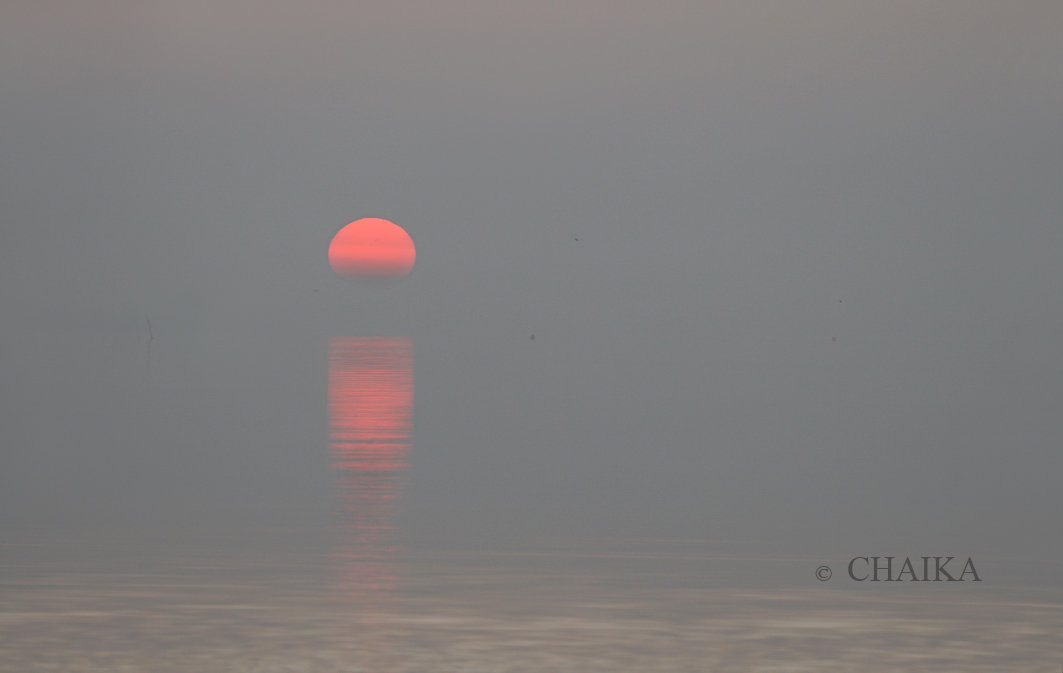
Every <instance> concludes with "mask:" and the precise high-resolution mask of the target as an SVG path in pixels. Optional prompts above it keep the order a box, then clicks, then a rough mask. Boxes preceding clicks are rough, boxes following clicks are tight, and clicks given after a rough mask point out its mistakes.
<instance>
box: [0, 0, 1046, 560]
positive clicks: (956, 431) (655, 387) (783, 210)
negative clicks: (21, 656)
mask: <svg viewBox="0 0 1063 673" xmlns="http://www.w3.org/2000/svg"><path fill="white" fill-rule="evenodd" d="M4 14H5V20H4V22H3V26H2V27H0V92H2V95H0V119H2V120H3V136H2V142H3V146H2V152H0V166H2V168H3V175H2V181H0V209H2V210H0V212H2V217H3V220H2V229H0V235H2V241H0V242H2V245H0V316H2V320H3V328H2V331H0V346H2V353H3V361H2V362H3V368H4V371H3V378H2V384H0V385H2V388H0V441H2V454H0V461H2V462H0V522H2V523H3V525H4V529H3V530H5V531H7V533H5V534H7V535H13V536H18V535H28V534H30V533H33V534H38V533H39V534H63V533H67V532H72V531H73V532H80V533H92V534H95V533H96V532H98V533H100V534H103V533H106V534H108V535H119V536H121V535H125V534H127V533H128V534H134V533H136V534H140V533H143V532H145V531H147V532H152V533H156V534H159V535H161V536H163V537H175V538H176V537H179V536H180V535H183V534H185V533H191V534H193V535H194V534H197V533H199V532H205V531H215V532H219V531H220V532H221V533H222V534H225V533H226V531H246V530H252V529H257V528H268V527H280V528H290V529H296V530H311V529H313V528H315V527H319V526H322V525H324V524H326V523H327V521H328V517H329V512H330V508H331V507H332V505H331V504H330V486H331V483H332V482H331V475H330V474H329V460H328V451H327V442H328V427H327V424H328V418H327V408H326V407H327V404H326V393H327V389H326V388H327V350H328V340H329V338H331V337H336V336H373V335H396V336H405V337H409V338H410V339H412V341H413V344H414V351H415V364H414V369H415V408H414V445H413V449H412V452H411V455H410V468H409V473H408V475H407V477H408V483H407V487H406V489H405V491H404V493H403V507H402V521H401V525H400V529H401V530H402V532H403V533H404V535H406V536H408V538H409V539H410V540H413V541H414V542H415V543H418V544H420V543H423V544H431V543H439V544H447V545H463V544H477V545H483V544H494V543H495V541H504V540H509V541H519V540H525V539H536V538H540V537H561V538H567V537H576V536H607V537H608V536H613V537H617V536H631V537H642V538H648V537H683V538H692V539H702V540H738V541H744V542H750V543H758V544H771V545H774V548H775V549H785V550H791V549H793V550H796V549H800V550H802V551H803V552H805V553H811V554H818V553H833V552H835V551H839V552H843V553H845V554H847V555H853V554H858V553H865V554H867V553H883V554H885V553H896V554H898V555H902V556H903V555H905V554H913V555H918V554H928V553H930V554H933V553H949V554H955V555H960V554H963V555H970V554H978V553H983V554H989V553H992V554H996V555H998V556H1009V555H1014V556H1020V557H1024V558H1031V557H1034V556H1040V555H1044V554H1048V553H1055V554H1057V555H1058V554H1059V553H1060V552H1063V547H1061V542H1060V538H1059V534H1058V531H1059V528H1058V525H1059V524H1058V519H1059V514H1060V510H1061V504H1063V500H1061V499H1063V496H1061V495H1060V493H1061V492H1063V491H1061V489H1060V488H1059V478H1060V475H1061V474H1063V453H1061V451H1060V439H1061V437H1063V415H1061V414H1060V403H1061V401H1063V359H1061V358H1060V346H1059V344H1060V343H1061V341H1063V264H1061V259H1063V225H1061V219H1060V213H1061V212H1063V189H1061V185H1063V133H1061V126H1060V120H1061V111H1063V41H1061V40H1060V34H1061V32H1063V5H1061V4H1060V3H1058V2H1054V1H1046V2H1009V3H1002V2H998V3H983V2H966V1H960V0H957V1H955V2H890V3H878V2H851V1H844V2H841V1H839V2H804V3H788V2H778V3H730V2H719V3H716V2H666V3H663V4H662V3H647V2H605V1H604V0H601V1H592V2H556V3H555V2H530V1H527V2H525V1H523V0H522V1H519V2H498V3H493V2H471V1H462V2H451V3H442V2H424V3H420V2H395V1H390V2H361V3H324V2H322V3H297V4H293V3H260V2H220V3H219V2H199V1H196V2H182V3H173V2H167V3H162V2H136V3H134V2H97V3H80V2H78V3H76V2H54V3H38V2H21V1H19V2H15V3H9V4H8V6H7V7H6V10H5V12H4ZM369 216H376V217H386V218H388V219H391V220H393V221H394V222H396V223H398V224H399V225H401V226H403V227H404V228H405V229H406V230H407V231H409V232H410V234H411V236H412V237H413V239H414V241H415V242H416V244H417V246H418V263H417V266H416V267H415V269H414V271H413V273H412V274H411V275H410V276H409V277H408V278H406V279H405V280H403V281H402V282H401V283H398V284H394V285H389V286H366V285H362V284H358V283H355V282H351V281H349V280H345V279H342V278H339V277H337V276H335V275H334V274H333V273H332V272H331V270H330V269H329V267H328V264H327V261H326V258H325V251H326V248H327V245H328V242H329V240H330V237H331V236H332V234H333V233H335V231H336V230H338V229H339V228H340V227H341V226H343V225H344V224H346V223H347V222H350V221H351V220H354V219H357V218H360V217H369ZM577 239H578V240H577ZM148 320H150V323H151V328H152V333H153V335H154V339H153V340H151V341H150V343H149V337H148V328H147V322H148ZM532 335H534V339H532V338H531V336H532Z"/></svg>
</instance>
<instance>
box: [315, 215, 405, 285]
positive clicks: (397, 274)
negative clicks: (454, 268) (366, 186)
mask: <svg viewBox="0 0 1063 673" xmlns="http://www.w3.org/2000/svg"><path fill="white" fill-rule="evenodd" d="M416 259H417V249H416V248H414V247H413V239H411V238H410V235H409V234H407V233H406V231H405V230H404V229H403V228H402V227H400V226H399V225H397V224H395V223H393V222H388V221H387V220H384V219H381V218H379V217H366V218H363V219H361V220H355V221H354V222H351V223H350V224H348V225H347V226H346V227H344V228H343V229H340V230H339V232H337V233H336V235H335V236H333V237H332V242H331V243H329V247H328V263H329V266H331V267H332V270H333V271H335V272H336V273H338V274H339V275H341V276H347V277H348V278H401V277H402V276H405V275H406V274H408V273H409V272H410V269H412V268H413V263H414V260H416Z"/></svg>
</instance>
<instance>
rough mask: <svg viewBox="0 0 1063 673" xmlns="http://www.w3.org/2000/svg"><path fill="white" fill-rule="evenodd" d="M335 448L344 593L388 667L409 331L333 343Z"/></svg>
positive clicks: (407, 414) (405, 444) (376, 656)
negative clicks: (398, 335)
mask: <svg viewBox="0 0 1063 673" xmlns="http://www.w3.org/2000/svg"><path fill="white" fill-rule="evenodd" d="M328 404H329V450H330V452H331V461H332V469H333V473H334V475H335V489H336V495H337V499H338V504H339V506H338V508H337V509H338V511H337V518H338V521H337V524H336V528H337V530H338V532H339V539H338V540H337V545H336V551H335V558H336V559H337V561H338V566H339V567H338V570H339V572H338V584H339V586H338V593H339V595H340V596H341V597H342V599H343V600H344V601H345V602H347V603H348V605H349V606H350V608H351V609H352V614H354V615H356V620H357V623H356V624H355V625H354V628H355V629H356V630H357V631H358V638H359V640H360V641H361V642H363V643H366V642H368V644H369V647H368V648H367V649H362V650H361V651H362V652H369V655H368V656H370V657H371V658H372V661H370V662H365V663H367V664H369V665H370V667H371V669H372V670H383V669H384V668H386V667H387V666H386V661H383V660H382V658H386V656H387V652H388V651H389V649H390V648H389V647H388V646H387V644H386V643H385V642H384V641H385V635H386V631H387V619H388V618H387V615H389V614H392V613H393V612H394V610H393V593H394V590H395V587H396V583H397V581H398V562H397V560H396V551H395V540H394V536H395V515H396V506H397V501H398V499H399V495H400V493H401V492H402V486H403V482H404V473H405V470H406V465H407V462H406V461H407V454H408V452H409V449H410V428H411V417H412V412H413V348H412V344H411V343H410V340H409V339H404V338H351V337H340V338H334V339H332V340H331V342H330V344H329V388H328Z"/></svg>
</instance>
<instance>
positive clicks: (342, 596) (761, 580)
mask: <svg viewBox="0 0 1063 673" xmlns="http://www.w3.org/2000/svg"><path fill="white" fill-rule="evenodd" d="M3 558H4V567H3V575H2V577H3V588H2V596H0V598H2V602H0V633H2V634H3V635H2V638H0V670H3V671H12V672H15V671H45V670H48V671H85V672H95V671H101V672H102V671H107V672H116V671H130V672H132V671H153V672H160V673H166V672H169V671H201V672H204V673H212V672H215V671H217V672H222V671H224V672H226V673H232V672H237V671H249V672H250V671H254V672H259V673H272V672H281V671H307V672H318V671H319V672H322V673H330V672H333V671H351V672H354V671H380V672H384V671H388V672H395V673H400V672H409V673H413V672H428V671H440V672H449V671H453V672H458V671H462V672H473V671H484V672H488V671H498V672H519V671H528V672H540V671H574V672H577V671H578V672H586V671H613V672H615V671H632V672H635V671H640V672H641V671H677V672H678V671H682V672H688V671H721V672H728V671H736V672H737V671H839V672H841V671H846V672H848V671H957V672H958V671H964V672H968V673H969V672H972V671H974V672H977V671H985V672H989V671H994V672H997V671H1044V672H1046V673H1049V672H1055V671H1058V670H1059V668H1060V661H1061V657H1063V645H1061V644H1060V634H1061V633H1063V601H1061V596H1060V594H1059V593H1058V592H1057V591H1048V590H1045V589H1043V588H1040V589H1039V588H1037V587H1027V588H1022V587H1001V586H993V585H992V583H987V582H983V583H981V584H971V583H968V584H963V585H961V584H959V583H956V584H953V585H948V583H944V584H922V585H921V584H919V583H909V584H907V585H904V586H902V585H897V584H893V585H889V586H886V585H885V584H879V585H875V586H871V585H869V584H863V585H858V584H856V583H853V582H851V581H846V582H841V581H839V580H838V578H837V577H835V578H834V579H833V580H832V581H830V582H818V581H817V580H816V579H815V578H814V576H813V574H812V570H813V569H814V567H815V563H814V561H813V560H812V559H789V560H784V559H767V558H756V557H754V556H744V557H743V556H740V555H726V554H718V553H712V552H709V551H706V550H705V549H698V548H696V546H692V545H689V544H684V543H663V542H652V543H651V542H648V541H627V542H620V543H617V542H613V543H610V544H608V545H603V544H595V545H591V544H568V545H558V546H554V547H550V546H541V547H538V548H535V549H530V548H525V549H523V550H514V549H511V550H495V551H490V550H479V551H476V552H473V551H471V550H467V551H464V552H441V551H434V552H428V551H421V552H417V553H415V552H413V551H412V550H408V549H407V550H401V549H393V550H390V551H389V552H388V553H386V554H377V555H375V556H374V557H370V556H365V555H363V556H360V557H359V556H353V555H351V554H350V553H348V552H347V551H345V550H344V548H343V546H342V545H341V546H334V547H333V548H332V550H331V551H330V552H327V553H319V551H311V550H306V551H305V552H292V551H290V550H289V551H283V552H282V551H267V550H260V551H258V552H254V553H249V552H248V551H247V550H243V551H240V552H236V551H232V550H229V551H208V550H205V549H200V550H198V551H194V552H193V551H192V550H191V549H188V550H186V551H184V552H182V553H173V552H172V551H169V552H166V553H162V552H161V551H159V552H151V551H149V550H148V548H146V547H145V548H139V549H124V550H121V551H119V550H118V549H116V548H114V547H108V546H104V545H100V544H96V545H92V544H81V545H80V546H79V547H77V548H75V547H73V546H71V545H70V543H60V544H34V545H25V546H13V545H7V546H5V548H4V557H3ZM786 567H789V568H795V567H800V568H801V570H802V573H804V571H805V570H808V573H804V574H806V575H807V578H808V579H807V581H804V582H803V581H800V580H797V579H796V575H795V574H794V573H792V572H789V571H786V570H784V568H786ZM839 570H840V569H839ZM984 572H985V570H983V573H984Z"/></svg>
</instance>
